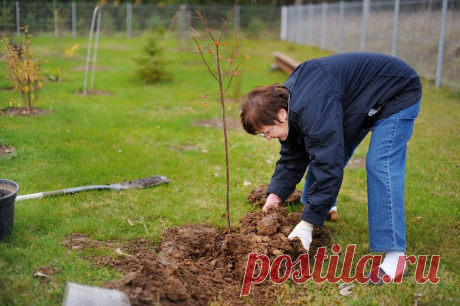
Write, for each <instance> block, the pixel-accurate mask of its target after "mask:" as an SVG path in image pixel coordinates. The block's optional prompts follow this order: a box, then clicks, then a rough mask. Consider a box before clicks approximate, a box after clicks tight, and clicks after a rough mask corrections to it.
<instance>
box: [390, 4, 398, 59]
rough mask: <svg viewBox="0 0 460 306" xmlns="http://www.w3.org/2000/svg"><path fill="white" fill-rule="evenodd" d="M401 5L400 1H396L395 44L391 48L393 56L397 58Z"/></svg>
mask: <svg viewBox="0 0 460 306" xmlns="http://www.w3.org/2000/svg"><path fill="white" fill-rule="evenodd" d="M399 3H400V0H395V13H394V14H395V16H394V21H393V44H392V46H391V55H393V56H396V48H397V45H398V25H399Z"/></svg>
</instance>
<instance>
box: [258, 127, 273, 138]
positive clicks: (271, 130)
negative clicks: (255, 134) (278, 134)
mask: <svg viewBox="0 0 460 306" xmlns="http://www.w3.org/2000/svg"><path fill="white" fill-rule="evenodd" d="M272 132H273V127H272V128H271V129H270V132H269V134H268V135H265V134H264V133H260V134H259V136H260V137H264V138H272Z"/></svg>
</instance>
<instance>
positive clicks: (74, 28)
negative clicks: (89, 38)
mask: <svg viewBox="0 0 460 306" xmlns="http://www.w3.org/2000/svg"><path fill="white" fill-rule="evenodd" d="M72 37H73V38H74V39H75V38H77V8H76V5H75V1H74V2H72Z"/></svg>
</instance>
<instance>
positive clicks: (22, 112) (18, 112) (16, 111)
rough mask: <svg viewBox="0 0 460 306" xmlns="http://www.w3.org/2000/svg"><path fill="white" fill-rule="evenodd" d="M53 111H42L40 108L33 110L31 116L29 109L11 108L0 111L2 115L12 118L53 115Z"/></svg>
mask: <svg viewBox="0 0 460 306" xmlns="http://www.w3.org/2000/svg"><path fill="white" fill-rule="evenodd" d="M52 113H53V111H52V110H51V109H40V108H32V111H31V113H30V114H28V113H27V108H25V107H19V108H18V107H9V108H5V109H2V110H0V115H3V116H12V117H19V116H36V115H47V114H52Z"/></svg>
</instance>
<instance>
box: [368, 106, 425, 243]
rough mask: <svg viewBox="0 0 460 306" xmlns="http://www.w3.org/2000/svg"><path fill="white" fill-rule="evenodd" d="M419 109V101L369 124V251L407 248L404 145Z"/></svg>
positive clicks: (409, 135) (410, 133)
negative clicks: (370, 134)
mask: <svg viewBox="0 0 460 306" xmlns="http://www.w3.org/2000/svg"><path fill="white" fill-rule="evenodd" d="M419 111H420V101H419V102H417V103H416V104H414V105H412V106H409V107H408V108H405V109H403V110H401V111H399V112H397V113H396V114H393V115H392V116H390V117H388V118H386V119H382V120H379V121H377V122H376V123H375V125H374V127H373V128H372V137H371V142H370V144H369V151H368V153H367V157H366V170H367V198H368V220H369V244H370V251H371V252H405V251H406V218H405V210H404V181H405V176H406V147H407V142H408V141H409V139H410V137H411V135H412V130H413V128H414V120H415V118H417V116H418V113H419Z"/></svg>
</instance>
